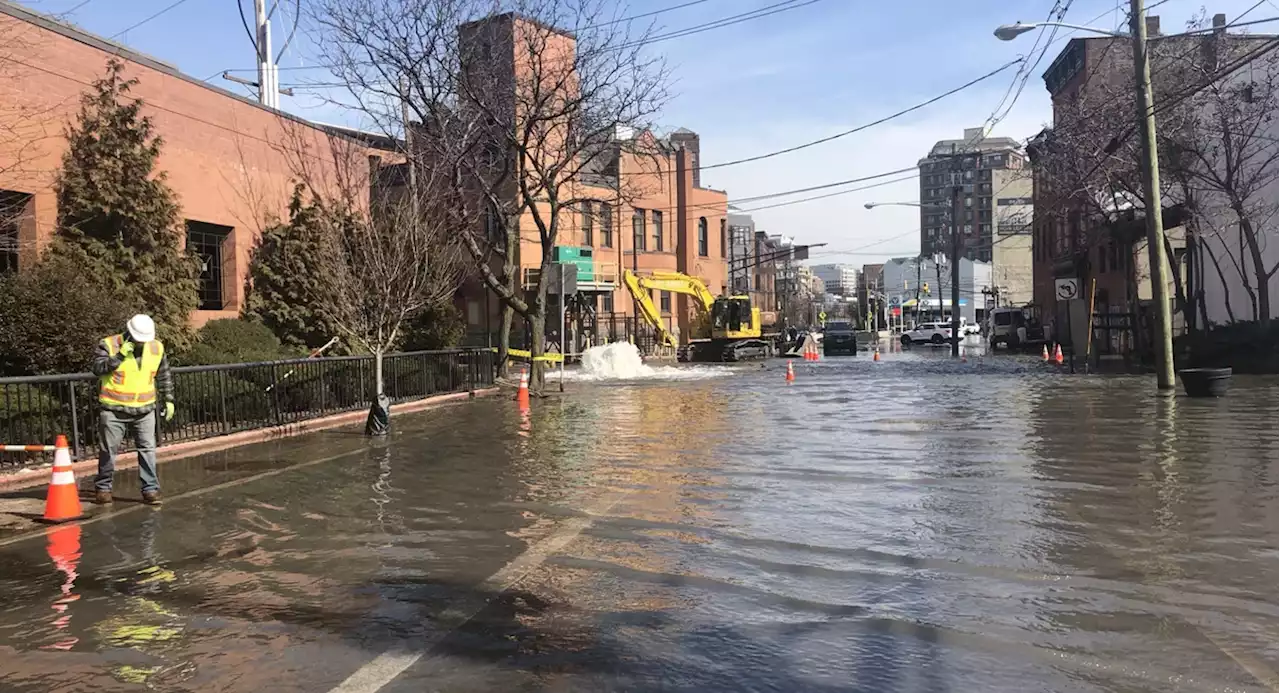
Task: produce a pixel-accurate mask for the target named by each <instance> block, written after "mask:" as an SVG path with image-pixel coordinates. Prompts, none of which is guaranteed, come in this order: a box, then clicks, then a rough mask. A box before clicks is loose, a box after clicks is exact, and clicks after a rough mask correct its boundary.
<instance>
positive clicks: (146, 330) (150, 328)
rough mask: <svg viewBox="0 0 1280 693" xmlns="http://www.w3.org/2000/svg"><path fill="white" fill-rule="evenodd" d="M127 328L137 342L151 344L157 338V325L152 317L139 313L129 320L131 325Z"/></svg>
mask: <svg viewBox="0 0 1280 693" xmlns="http://www.w3.org/2000/svg"><path fill="white" fill-rule="evenodd" d="M125 327H126V328H127V329H128V330H129V336H130V337H133V341H135V342H149V341H151V340H153V339H155V338H156V323H155V321H154V320H152V319H151V316H150V315H143V314H141V313H139V314H137V315H135V316H133V317H132V318H129V324H128V325H126V326H125Z"/></svg>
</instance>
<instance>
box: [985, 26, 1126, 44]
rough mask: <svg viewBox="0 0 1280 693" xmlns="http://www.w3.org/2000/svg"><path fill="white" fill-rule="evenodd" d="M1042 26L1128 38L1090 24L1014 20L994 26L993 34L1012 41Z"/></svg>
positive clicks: (1119, 33)
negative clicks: (1026, 22)
mask: <svg viewBox="0 0 1280 693" xmlns="http://www.w3.org/2000/svg"><path fill="white" fill-rule="evenodd" d="M1043 26H1056V27H1061V28H1063V29H1075V30H1076V31H1089V32H1092V33H1095V34H1102V35H1104V36H1114V37H1115V38H1129V35H1128V34H1125V33H1122V32H1117V31H1108V30H1106V29H1096V28H1094V27H1091V26H1080V25H1079V24H1063V23H1062V22H1032V23H1030V24H1023V23H1022V22H1014V23H1013V24H1003V25H1001V26H998V27H996V30H995V35H996V38H998V39H1000V40H1001V41H1012V40H1014V39H1016V38H1018V37H1019V36H1021V35H1023V34H1025V33H1027V32H1028V31H1034V30H1036V29H1039V28H1040V27H1043Z"/></svg>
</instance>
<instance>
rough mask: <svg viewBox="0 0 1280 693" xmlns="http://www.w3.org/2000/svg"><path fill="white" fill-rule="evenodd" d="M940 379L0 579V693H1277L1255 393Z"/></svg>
mask: <svg viewBox="0 0 1280 693" xmlns="http://www.w3.org/2000/svg"><path fill="white" fill-rule="evenodd" d="M928 351H929V350H927V349H912V350H907V351H906V352H901V353H887V354H886V359H885V360H884V361H882V362H879V363H875V362H872V361H871V360H870V359H868V358H861V357H859V358H851V359H827V360H824V361H821V362H819V363H817V364H814V365H811V366H805V367H804V368H803V369H798V371H799V372H798V373H797V380H796V381H795V383H794V384H792V385H791V386H787V384H786V382H785V380H784V379H783V369H784V368H785V363H784V362H781V361H780V362H776V363H772V362H771V363H768V364H764V365H763V366H761V365H760V364H753V365H749V366H742V367H737V368H735V370H734V375H733V376H732V377H718V378H714V379H708V380H701V381H699V380H692V379H691V380H682V381H668V382H650V383H646V382H628V383H625V384H621V383H606V382H598V383H575V384H574V387H573V389H572V391H571V392H570V393H568V394H567V395H565V396H563V397H550V398H545V399H539V400H536V401H535V402H533V403H532V405H531V406H530V407H528V408H521V407H519V406H518V405H517V404H516V403H514V402H511V401H509V400H498V399H494V400H477V401H476V402H473V403H471V404H468V405H466V406H462V407H458V408H455V409H448V410H440V411H436V412H431V413H428V414H426V415H423V416H421V417H400V418H397V426H396V429H395V432H394V433H393V434H392V436H391V437H390V438H389V439H388V440H386V441H385V442H383V443H379V444H377V445H372V446H364V445H361V446H353V448H354V449H357V450H359V453H358V454H354V455H352V456H349V457H346V458H343V459H341V460H337V461H334V462H331V463H324V464H318V465H314V466H311V467H308V468H306V469H303V470H300V471H298V472H290V473H285V474H281V475H279V476H276V477H272V478H270V479H264V480H262V481H260V482H252V483H246V484H244V485H242V486H238V487H236V488H235V489H234V491H233V492H229V493H211V494H207V495H204V496H200V497H198V498H194V499H190V500H185V501H174V502H171V503H170V504H168V505H166V506H165V507H164V509H163V510H161V511H158V512H156V511H153V510H152V509H146V511H145V512H139V513H131V514H126V515H121V516H119V517H118V518H114V519H110V520H106V521H102V522H99V523H95V524H91V525H86V526H85V527H84V528H83V532H84V535H83V536H82V537H80V538H79V539H78V541H77V542H73V541H71V540H70V538H69V535H68V538H67V539H66V540H65V541H63V540H59V542H58V548H56V549H55V546H54V537H53V536H52V535H51V536H50V537H49V539H48V541H47V546H46V544H41V545H39V546H31V547H6V548H0V561H3V565H4V571H3V573H0V588H3V589H0V600H7V601H3V602H0V603H2V604H3V608H0V634H3V635H5V636H7V637H8V639H9V640H10V641H12V642H14V643H15V645H14V646H13V647H15V648H16V649H15V650H13V654H14V655H15V656H18V655H20V661H21V667H22V670H21V674H20V675H16V674H15V678H14V679H13V681H12V686H13V687H15V689H16V690H33V691H34V690H40V691H44V690H58V689H59V688H60V687H61V689H63V690H75V687H74V686H71V685H70V684H64V683H61V681H63V679H60V678H59V677H60V676H64V675H65V672H66V671H69V670H71V669H73V668H74V669H76V670H77V672H78V674H77V676H79V678H78V679H76V682H77V683H79V684H85V683H86V682H88V683H94V682H97V683H103V682H104V681H105V683H106V684H108V687H109V686H110V685H115V684H116V682H120V683H123V684H125V685H134V683H137V682H140V683H144V684H145V685H147V686H150V687H152V688H160V689H184V690H213V689H222V690H229V691H256V690H265V689H268V688H270V689H272V690H307V691H313V690H329V689H330V688H331V687H332V686H333V685H335V684H336V683H337V682H339V681H342V680H344V679H345V678H346V677H347V676H349V675H350V674H351V672H353V671H355V670H356V669H358V668H359V667H361V666H363V665H365V664H366V663H367V662H368V661H370V660H371V659H372V658H373V657H374V656H376V655H377V654H378V653H381V652H384V651H387V650H397V648H399V649H408V650H415V649H418V648H423V649H425V648H431V652H432V656H431V657H428V658H425V659H424V660H423V661H422V662H421V663H419V664H418V665H415V666H414V667H412V668H410V669H408V670H406V671H405V672H404V673H403V674H402V675H401V676H400V677H399V678H398V679H397V680H396V682H395V683H394V684H393V685H391V686H390V687H388V688H387V689H385V690H386V691H388V693H396V692H397V691H408V690H423V689H432V690H442V691H451V690H453V691H471V690H592V691H610V690H671V689H680V690H692V689H700V690H704V691H744V690H777V691H877V692H879V691H890V692H893V691H918V690H926V691H949V690H957V691H960V690H963V691H969V690H984V691H986V690H1018V691H1021V690H1025V689H1032V690H1037V691H1040V690H1046V691H1078V690H1092V691H1126V692H1128V691H1166V690H1265V689H1266V688H1267V685H1268V684H1267V681H1268V680H1269V679H1268V677H1269V676H1270V677H1274V674H1273V673H1271V672H1274V671H1275V666H1276V654H1275V641H1276V628H1275V622H1276V617H1277V594H1276V584H1277V578H1278V576H1277V566H1276V555H1277V546H1276V544H1277V532H1276V521H1277V470H1276V466H1277V453H1276V446H1275V438H1276V420H1277V416H1278V415H1280V411H1278V409H1280V407H1278V405H1277V388H1276V385H1275V381H1274V380H1270V381H1259V382H1257V383H1254V384H1250V383H1249V382H1247V381H1246V382H1242V383H1237V384H1236V387H1235V389H1233V391H1232V394H1231V396H1230V397H1228V398H1226V399H1224V400H1220V401H1216V402H1200V401H1195V400H1187V399H1185V398H1181V397H1167V396H1158V395H1156V394H1155V393H1154V392H1151V388H1150V383H1149V382H1147V381H1146V380H1145V379H1135V378H1111V377H1091V378H1084V377H1069V376H1065V375H1063V374H1062V373H1061V372H1060V371H1058V370H1055V369H1053V368H1049V367H1043V366H1042V365H1041V364H1039V363H1038V362H1037V361H1036V360H1035V359H1034V358H1032V359H1016V358H1009V359H1006V358H1000V357H984V358H973V359H971V360H970V361H968V362H967V363H963V362H960V361H952V360H950V358H949V357H947V355H946V354H945V353H939V354H930V353H926V352H928ZM295 445H296V447H292V448H289V450H290V452H289V453H288V454H289V455H294V456H296V455H298V454H307V455H311V456H312V458H318V457H321V456H324V455H326V454H331V453H330V451H329V449H328V448H330V447H332V445H333V441H332V440H327V441H323V440H322V441H319V442H317V443H315V444H314V445H313V446H312V447H311V448H307V447H306V446H303V445H300V444H296V443H295ZM246 454H247V453H246ZM303 459H306V458H303ZM570 523H576V524H575V525H574V526H576V527H578V528H579V529H580V534H577V535H575V536H573V537H572V538H571V539H572V540H571V541H566V542H564V543H562V544H557V545H556V548H555V550H554V551H551V552H550V553H548V554H547V555H546V556H544V557H543V558H545V560H542V559H540V560H541V562H536V561H530V562H528V563H527V564H525V563H521V561H523V560H525V558H522V557H526V556H527V555H528V554H529V552H530V551H534V550H536V549H537V547H539V546H541V544H540V542H542V541H543V540H545V539H547V538H548V537H549V536H551V535H552V534H553V532H555V531H557V528H562V527H564V526H566V525H567V524H570ZM77 544H78V548H75V546H76V545H77ZM46 549H47V551H46ZM513 565H515V566H517V568H518V570H517V571H516V572H515V575H516V576H515V577H513V578H511V580H510V581H508V582H503V583H502V584H503V585H504V586H507V587H509V589H507V590H505V591H501V592H500V593H499V592H498V591H497V590H495V589H493V585H494V584H496V583H494V582H493V581H492V580H491V577H492V576H494V575H495V574H500V573H501V571H508V573H511V571H512V570H513V569H512V568H511V567H510V566H513ZM45 578H48V579H47V580H46V579H45ZM14 595H21V598H18V597H15V596H14ZM75 595H78V596H79V597H80V598H79V600H78V601H60V600H68V599H69V598H70V597H71V596H75ZM51 604H52V605H54V606H55V607H59V606H62V607H65V609H64V610H60V611H59V612H58V613H57V614H55V618H50V605H51ZM55 619H56V620H55ZM26 642H30V643H31V647H32V650H35V648H36V646H37V645H40V646H43V645H48V644H49V643H71V644H70V649H69V650H55V651H39V652H37V653H35V654H38V655H39V657H35V656H33V652H31V651H23V650H22V648H24V647H26V646H27V645H26V644H25V643H26ZM0 652H4V653H6V654H7V653H8V651H0ZM62 656H68V657H70V656H78V657H80V659H77V660H75V665H74V666H71V665H68V664H67V661H69V660H58V659H54V658H56V657H62ZM59 672H62V673H59ZM104 677H105V678H104ZM10 684H11V681H10V680H6V681H5V685H6V686H9V685H10Z"/></svg>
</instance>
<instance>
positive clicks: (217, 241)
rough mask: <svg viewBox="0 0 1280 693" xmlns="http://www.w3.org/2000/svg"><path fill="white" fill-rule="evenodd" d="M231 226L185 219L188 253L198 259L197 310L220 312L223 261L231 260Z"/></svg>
mask: <svg viewBox="0 0 1280 693" xmlns="http://www.w3.org/2000/svg"><path fill="white" fill-rule="evenodd" d="M230 239H231V227H230V226H219V225H217V224H207V223H205V222H203V221H191V220H187V250H188V251H189V252H191V253H192V254H194V255H195V256H196V257H197V258H199V259H200V279H199V284H198V288H197V298H198V301H197V304H196V310H222V309H223V307H224V306H225V302H224V300H223V295H222V290H223V281H222V280H223V274H224V267H223V262H224V258H227V259H230V258H232V257H234V253H232V252H230V249H229V248H227V246H228V244H229V242H230Z"/></svg>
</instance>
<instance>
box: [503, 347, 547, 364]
mask: <svg viewBox="0 0 1280 693" xmlns="http://www.w3.org/2000/svg"><path fill="white" fill-rule="evenodd" d="M489 351H492V352H493V353H495V354H496V353H498V350H497V349H494V348H490V349H489ZM507 358H509V359H521V360H523V361H547V362H550V363H560V362H561V361H563V360H564V354H544V355H542V356H538V357H536V358H535V357H534V356H533V354H532V352H530V351H529V350H528V349H507Z"/></svg>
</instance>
